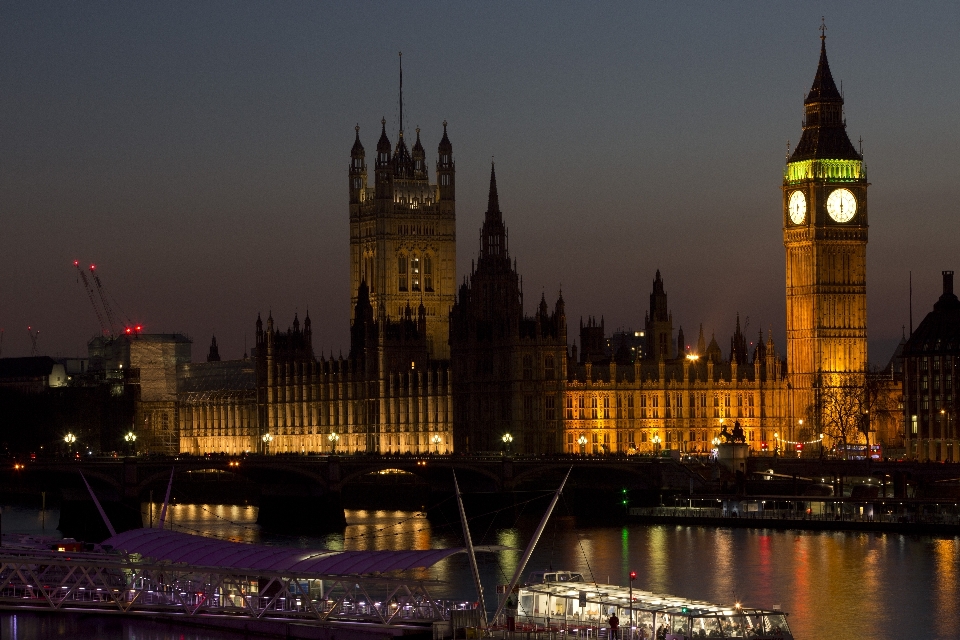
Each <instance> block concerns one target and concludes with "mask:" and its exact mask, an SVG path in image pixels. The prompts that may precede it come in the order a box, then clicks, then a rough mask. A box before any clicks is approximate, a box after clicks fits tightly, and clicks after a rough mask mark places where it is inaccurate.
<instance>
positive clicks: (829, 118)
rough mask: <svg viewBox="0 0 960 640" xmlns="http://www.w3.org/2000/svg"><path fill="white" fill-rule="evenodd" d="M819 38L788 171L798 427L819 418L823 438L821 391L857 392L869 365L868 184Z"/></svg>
mask: <svg viewBox="0 0 960 640" xmlns="http://www.w3.org/2000/svg"><path fill="white" fill-rule="evenodd" d="M820 40H821V44H820V64H819V66H818V67H817V75H816V77H815V78H814V80H813V87H812V88H811V89H810V93H809V94H808V95H807V98H806V100H804V103H803V104H804V112H805V117H804V122H803V135H802V136H801V138H800V142H799V144H797V147H796V149H794V151H793V154H792V155H791V156H790V157H789V158H788V160H787V165H786V167H785V169H784V174H783V244H784V247H785V248H786V275H787V278H786V290H787V371H788V375H789V383H790V386H791V388H792V390H793V391H792V394H793V414H794V421H796V420H797V419H802V418H808V419H810V418H812V419H813V421H814V423H813V425H812V426H813V428H814V429H816V430H818V431H819V430H821V429H822V428H823V425H822V424H821V416H820V415H819V414H820V411H821V410H820V402H821V400H820V398H821V396H822V394H823V391H824V390H825V389H827V388H829V387H836V386H845V387H846V386H850V385H856V384H857V382H856V381H857V380H859V379H860V376H862V374H863V373H864V371H865V370H866V366H867V187H868V186H869V185H868V183H867V173H866V166H865V165H864V163H863V156H862V155H861V154H860V153H859V152H858V151H857V150H856V149H855V148H854V146H853V145H852V144H851V143H850V139H849V138H848V137H847V132H846V120H845V118H844V112H843V96H842V95H841V94H840V92H839V91H838V90H837V85H836V83H834V81H833V76H832V75H831V74H830V65H829V63H828V62H827V49H826V37H825V35H821V38H820ZM794 424H796V422H794ZM808 424H809V422H808ZM791 426H792V425H791Z"/></svg>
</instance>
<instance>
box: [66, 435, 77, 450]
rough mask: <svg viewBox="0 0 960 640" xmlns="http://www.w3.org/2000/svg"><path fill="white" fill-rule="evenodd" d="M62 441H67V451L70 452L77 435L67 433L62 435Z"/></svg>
mask: <svg viewBox="0 0 960 640" xmlns="http://www.w3.org/2000/svg"><path fill="white" fill-rule="evenodd" d="M63 441H64V442H66V443H67V453H70V452H71V451H73V443H75V442H76V441H77V436H75V435H73V434H72V433H68V434H67V435H65V436H63Z"/></svg>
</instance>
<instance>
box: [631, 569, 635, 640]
mask: <svg viewBox="0 0 960 640" xmlns="http://www.w3.org/2000/svg"><path fill="white" fill-rule="evenodd" d="M636 579H637V572H636V571H631V572H630V633H631V635H632V634H633V581H634V580H636Z"/></svg>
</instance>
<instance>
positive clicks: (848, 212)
mask: <svg viewBox="0 0 960 640" xmlns="http://www.w3.org/2000/svg"><path fill="white" fill-rule="evenodd" d="M827 213H829V214H830V217H831V218H833V219H834V220H835V221H837V222H850V220H852V219H853V216H854V215H856V213H857V199H856V198H855V197H854V195H853V194H852V193H851V192H850V190H849V189H834V190H833V191H832V192H831V193H830V195H829V196H827Z"/></svg>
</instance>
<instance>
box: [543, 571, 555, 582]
mask: <svg viewBox="0 0 960 640" xmlns="http://www.w3.org/2000/svg"><path fill="white" fill-rule="evenodd" d="M543 581H544V582H556V581H557V574H555V573H545V574H543Z"/></svg>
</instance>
